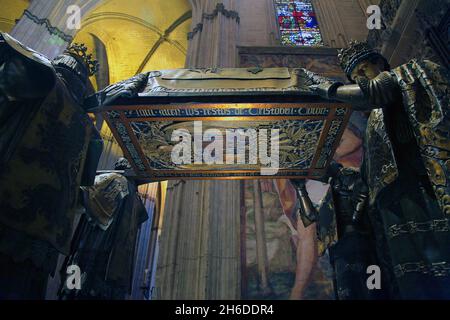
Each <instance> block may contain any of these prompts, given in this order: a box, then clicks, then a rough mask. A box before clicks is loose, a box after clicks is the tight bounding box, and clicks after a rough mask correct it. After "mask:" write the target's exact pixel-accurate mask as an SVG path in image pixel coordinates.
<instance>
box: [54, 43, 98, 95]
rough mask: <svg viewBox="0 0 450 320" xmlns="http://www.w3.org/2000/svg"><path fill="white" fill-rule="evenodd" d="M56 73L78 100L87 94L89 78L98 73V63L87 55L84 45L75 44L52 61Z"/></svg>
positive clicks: (90, 55)
mask: <svg viewBox="0 0 450 320" xmlns="http://www.w3.org/2000/svg"><path fill="white" fill-rule="evenodd" d="M52 65H53V67H54V68H55V70H56V72H57V73H58V74H59V75H60V76H61V77H62V79H63V80H64V81H65V82H66V83H67V84H68V87H69V88H70V90H71V91H72V93H73V95H75V98H76V100H81V99H82V98H83V97H84V96H85V95H86V93H87V88H88V81H89V77H90V76H93V75H94V74H95V73H96V72H97V71H98V66H99V65H98V62H97V60H94V59H93V58H92V54H87V48H86V46H85V45H84V44H78V43H73V44H71V45H70V46H69V47H68V48H67V49H66V50H65V51H64V52H63V53H62V54H61V55H59V56H57V57H56V58H55V59H53V61H52Z"/></svg>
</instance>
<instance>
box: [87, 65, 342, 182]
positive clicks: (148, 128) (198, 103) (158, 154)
mask: <svg viewBox="0 0 450 320" xmlns="http://www.w3.org/2000/svg"><path fill="white" fill-rule="evenodd" d="M321 81H325V79H323V78H320V77H317V76H316V75H314V74H312V73H310V72H308V71H307V70H305V69H287V68H269V69H260V68H253V69H201V70H192V69H180V70H168V71H156V72H149V73H145V74H141V75H138V76H136V77H134V78H131V79H129V80H126V81H123V82H121V83H118V84H115V85H112V86H110V87H108V88H106V89H105V90H103V91H101V92H99V93H97V94H96V95H94V96H92V97H91V98H90V99H88V101H87V104H88V107H89V108H90V109H92V110H94V111H96V112H101V113H102V115H103V117H104V119H105V120H106V121H107V123H108V125H109V127H110V129H111V130H112V132H113V134H114V137H115V138H116V139H117V141H118V143H119V144H120V146H121V148H122V150H123V152H124V154H125V156H126V157H127V158H128V159H129V160H130V163H131V164H132V167H133V170H134V172H135V175H136V176H137V177H140V178H145V179H154V180H165V179H249V178H295V177H296V178H301V177H310V178H312V177H315V178H317V177H320V176H322V175H323V174H324V173H325V170H326V168H327V166H328V164H329V162H330V160H331V158H332V156H333V154H334V152H335V150H336V147H337V145H338V143H339V141H340V138H341V136H342V134H343V131H344V129H345V127H346V125H347V122H348V119H349V117H350V114H351V111H350V107H349V106H348V105H346V104H341V103H335V102H331V103H330V102H329V101H323V100H321V99H320V98H319V97H317V96H316V95H315V94H314V93H313V92H312V91H311V90H310V89H309V86H310V85H313V84H316V83H318V82H321ZM180 132H181V133H180ZM211 132H213V133H216V134H219V133H220V134H222V137H223V138H220V139H219V138H218V137H217V136H214V137H213V138H212V137H211V134H210V133H211ZM252 133H253V134H252ZM230 134H231V136H232V134H234V136H232V137H231V138H230V137H229V135H230ZM183 135H184V136H183ZM221 139H222V140H221ZM264 139H265V140H264ZM219 140H221V141H219ZM233 141H234V142H233ZM180 142H183V143H187V144H185V146H188V148H187V149H183V151H182V152H181V153H180V151H179V150H180V148H179V144H180ZM212 142H214V143H215V147H216V149H215V150H214V151H212V152H211V149H212V148H211V147H209V148H208V146H211V145H212ZM220 143H222V144H220ZM189 145H190V146H189ZM275 145H276V146H277V151H276V152H274V150H275V149H271V148H275V147H274V146H275ZM222 148H223V151H222V150H220V149H222ZM264 148H266V149H267V150H263V149H264ZM176 150H178V151H177V152H175V151H176ZM218 150H219V151H220V152H218ZM263 151H264V152H265V154H264V156H265V157H270V156H272V155H274V154H276V156H277V157H276V158H277V161H278V162H277V163H276V164H277V165H276V166H273V163H272V162H268V160H267V158H266V161H265V162H264V161H263V160H262V159H264V157H263V154H262V153H261V152H263ZM187 152H191V154H190V156H187V155H186V153H187ZM208 152H209V153H208ZM174 154H175V155H176V154H178V155H182V156H183V159H184V161H183V162H180V160H179V159H178V160H175V161H174ZM208 154H209V156H210V158H211V156H213V157H214V159H215V160H214V162H211V161H209V162H208V161H206V160H207V159H208V158H207V155H208ZM220 157H222V159H223V160H222V161H220V160H218V159H220ZM273 159H275V157H274V158H273ZM268 168H270V169H275V170H266V171H265V170H264V169H268Z"/></svg>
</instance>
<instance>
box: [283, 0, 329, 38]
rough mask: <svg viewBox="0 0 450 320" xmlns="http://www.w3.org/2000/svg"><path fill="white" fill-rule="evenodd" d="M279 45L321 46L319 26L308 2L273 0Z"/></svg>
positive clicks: (308, 0)
mask: <svg viewBox="0 0 450 320" xmlns="http://www.w3.org/2000/svg"><path fill="white" fill-rule="evenodd" d="M275 6H276V12H277V16H278V25H279V27H280V33H281V44H283V45H287V46H320V45H323V42H322V35H321V34H320V29H319V24H318V22H317V18H316V14H315V12H314V8H313V6H312V4H311V1H310V0H304V1H297V0H275Z"/></svg>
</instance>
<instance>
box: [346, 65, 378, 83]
mask: <svg viewBox="0 0 450 320" xmlns="http://www.w3.org/2000/svg"><path fill="white" fill-rule="evenodd" d="M381 72H383V67H382V65H381V63H380V62H377V63H373V62H371V61H362V62H360V63H359V64H358V65H357V66H356V67H355V69H353V71H352V74H351V78H352V80H353V81H356V79H357V78H359V77H364V78H367V79H369V80H371V79H373V78H375V77H376V76H378V75H379V74H380V73H381Z"/></svg>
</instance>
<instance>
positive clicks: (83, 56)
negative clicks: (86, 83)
mask: <svg viewBox="0 0 450 320" xmlns="http://www.w3.org/2000/svg"><path fill="white" fill-rule="evenodd" d="M64 53H66V54H69V55H71V56H72V57H74V58H75V59H77V60H81V61H82V62H83V63H84V64H85V66H86V67H87V69H88V72H89V76H93V75H94V74H96V73H97V71H98V69H99V63H98V61H97V60H95V59H92V54H87V47H86V46H85V45H84V43H81V44H79V43H73V44H71V45H70V46H69V47H68V48H67V49H66V50H65V51H64Z"/></svg>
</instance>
